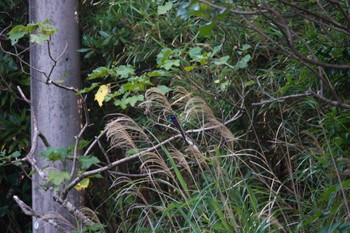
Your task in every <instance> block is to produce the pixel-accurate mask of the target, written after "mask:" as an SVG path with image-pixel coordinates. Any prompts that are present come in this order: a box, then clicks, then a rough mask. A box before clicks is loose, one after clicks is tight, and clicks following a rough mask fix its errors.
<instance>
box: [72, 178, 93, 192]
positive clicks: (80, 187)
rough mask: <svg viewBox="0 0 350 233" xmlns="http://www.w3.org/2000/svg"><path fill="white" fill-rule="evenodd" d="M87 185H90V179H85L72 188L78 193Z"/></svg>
mask: <svg viewBox="0 0 350 233" xmlns="http://www.w3.org/2000/svg"><path fill="white" fill-rule="evenodd" d="M89 183H90V179H89V178H85V179H83V180H82V181H80V182H79V183H78V184H77V185H76V186H74V188H75V189H76V190H78V191H80V190H82V189H86V188H87V187H88V186H89Z"/></svg>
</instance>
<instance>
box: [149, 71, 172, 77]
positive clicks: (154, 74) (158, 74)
mask: <svg viewBox="0 0 350 233" xmlns="http://www.w3.org/2000/svg"><path fill="white" fill-rule="evenodd" d="M168 75H170V74H169V72H167V71H164V70H154V71H151V72H148V73H147V76H148V77H162V76H168Z"/></svg>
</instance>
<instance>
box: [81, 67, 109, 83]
mask: <svg viewBox="0 0 350 233" xmlns="http://www.w3.org/2000/svg"><path fill="white" fill-rule="evenodd" d="M109 74H110V69H108V68H107V67H98V68H96V69H94V70H93V71H92V72H91V74H89V76H88V78H87V79H88V80H92V79H96V78H104V77H106V76H108V75H109Z"/></svg>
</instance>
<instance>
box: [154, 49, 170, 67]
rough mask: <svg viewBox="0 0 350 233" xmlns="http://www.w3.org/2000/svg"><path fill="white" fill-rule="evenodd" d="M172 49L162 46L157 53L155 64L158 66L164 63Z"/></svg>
mask: <svg viewBox="0 0 350 233" xmlns="http://www.w3.org/2000/svg"><path fill="white" fill-rule="evenodd" d="M172 52H173V51H172V50H171V49H169V48H164V49H162V50H161V51H160V53H159V54H158V55H157V64H158V66H162V65H164V63H165V62H166V61H167V60H168V59H169V56H170V54H171V53H172Z"/></svg>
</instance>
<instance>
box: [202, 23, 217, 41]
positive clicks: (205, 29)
mask: <svg viewBox="0 0 350 233" xmlns="http://www.w3.org/2000/svg"><path fill="white" fill-rule="evenodd" d="M214 25H215V22H214V20H212V21H210V22H209V23H207V24H205V25H203V26H201V27H200V28H199V36H203V37H208V36H210V34H211V32H212V31H213V28H214Z"/></svg>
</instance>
